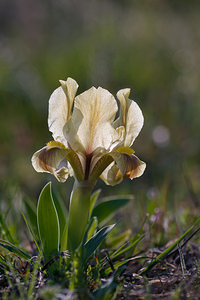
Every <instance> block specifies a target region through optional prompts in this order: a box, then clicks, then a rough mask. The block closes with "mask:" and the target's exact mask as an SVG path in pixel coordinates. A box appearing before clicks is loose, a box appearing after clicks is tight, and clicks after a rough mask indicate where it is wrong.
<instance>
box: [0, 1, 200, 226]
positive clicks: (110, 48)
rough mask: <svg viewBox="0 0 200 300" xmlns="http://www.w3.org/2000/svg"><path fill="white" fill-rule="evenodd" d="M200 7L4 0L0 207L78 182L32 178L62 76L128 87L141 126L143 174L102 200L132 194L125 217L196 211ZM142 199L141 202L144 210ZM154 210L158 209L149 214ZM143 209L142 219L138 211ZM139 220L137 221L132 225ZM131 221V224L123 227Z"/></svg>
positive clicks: (138, 146) (0, 19)
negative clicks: (52, 97)
mask: <svg viewBox="0 0 200 300" xmlns="http://www.w3.org/2000/svg"><path fill="white" fill-rule="evenodd" d="M199 12H200V2H199V1H192V2H190V1H187V0H183V1H181V2H180V1H178V0H177V1H175V0H174V1H172V0H171V1H164V0H163V1H160V0H159V1H158V0H148V1H134V0H123V1H122V0H101V1H100V0H99V1H98V0H84V1H82V0H76V1H72V0H43V1H39V0H35V1H31V0H18V1H14V0H13V1H12V0H10V1H6V0H1V2H0V104H1V106H0V145H1V146H0V198H1V199H0V201H1V203H0V207H1V209H2V210H4V208H5V207H7V206H6V205H7V204H6V203H11V206H12V207H14V206H17V207H18V203H19V201H20V199H22V198H23V197H28V198H29V199H31V200H32V201H33V202H34V201H35V203H36V199H37V197H38V195H39V192H40V190H41V188H42V187H43V185H44V184H45V183H46V182H47V181H49V180H51V181H52V182H53V185H54V187H55V189H59V190H60V193H61V194H62V195H63V197H64V198H66V194H67V195H68V194H69V192H70V189H71V185H72V184H73V181H72V180H69V182H68V183H67V184H58V183H57V182H56V181H55V180H54V178H53V177H52V176H50V175H47V174H39V173H36V172H35V171H34V170H33V168H32V165H31V161H30V160H31V156H32V154H33V153H34V152H35V151H36V150H38V149H40V148H41V147H43V146H44V144H45V143H46V142H48V141H49V140H51V139H52V137H51V134H50V132H49V131H48V126H47V115H48V100H49V97H50V95H51V93H52V92H53V90H54V89H56V88H57V87H58V86H59V82H58V80H59V79H63V80H66V78H67V77H69V76H70V77H72V78H74V79H75V80H76V81H77V82H78V84H79V90H78V93H81V92H82V91H84V90H86V89H88V88H90V87H91V86H92V85H94V86H96V87H97V86H102V87H104V88H106V89H108V90H109V91H110V92H111V93H113V94H114V95H115V94H116V93H117V91H118V90H119V89H121V88H126V87H130V88H131V98H132V99H134V100H135V101H136V102H137V103H138V104H139V106H140V107H141V109H142V111H143V114H144V118H145V123H144V127H143V129H142V132H141V133H140V135H139V136H138V138H137V140H136V142H135V144H134V150H135V151H136V155H138V157H139V158H140V159H142V160H143V161H145V162H146V163H147V169H146V171H145V174H144V175H143V176H142V177H141V178H139V179H136V180H134V181H130V180H124V181H123V183H122V184H120V185H119V186H116V187H114V188H110V187H107V186H106V185H105V184H104V183H101V182H99V183H98V187H100V188H102V195H109V194H124V193H126V194H133V195H134V196H135V201H133V203H132V204H131V210H130V207H129V209H128V210H127V214H129V219H127V220H132V222H137V220H138V219H137V218H138V216H141V217H144V214H145V213H146V212H147V211H150V210H151V209H156V208H158V209H159V211H162V207H163V206H164V207H165V209H166V207H168V206H169V209H171V211H173V214H174V215H175V217H176V213H178V212H179V211H180V210H182V209H186V208H188V209H194V210H196V208H198V207H199V197H198V195H199V192H200V187H199V179H200V167H199V163H200V155H199V154H200V138H199V132H200V118H199V112H200V67H199V66H200V30H199V28H200V17H199ZM141 203H142V206H141ZM151 206H152V208H151ZM138 212H139V213H138ZM135 216H137V218H136V219H135ZM127 222H129V221H127Z"/></svg>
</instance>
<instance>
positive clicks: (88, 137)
mask: <svg viewBox="0 0 200 300" xmlns="http://www.w3.org/2000/svg"><path fill="white" fill-rule="evenodd" d="M116 112H117V103H116V100H115V98H114V97H113V96H112V94H110V93H109V92H108V91H107V90H105V89H103V88H101V87H99V88H98V89H96V88H95V87H92V88H90V89H89V90H87V91H85V92H84V93H82V94H80V95H78V96H77V97H76V98H75V102H74V111H73V114H72V119H71V124H70V122H68V123H69V124H68V123H67V124H66V128H65V134H66V137H67V140H68V142H69V144H70V146H71V147H72V149H73V150H74V151H82V149H81V148H83V149H84V152H85V154H86V155H87V154H90V153H92V152H93V151H94V150H95V149H97V148H103V149H106V150H107V149H109V148H110V146H111V145H112V144H113V142H114V141H116V140H117V139H118V138H119V133H118V132H117V131H116V130H115V129H114V128H113V126H112V123H113V121H114V118H115V114H116ZM69 126H70V127H71V128H72V127H73V132H76V135H75V136H74V134H73V135H72V134H71V132H72V130H71V128H69Z"/></svg>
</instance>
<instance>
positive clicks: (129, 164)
mask: <svg viewBox="0 0 200 300" xmlns="http://www.w3.org/2000/svg"><path fill="white" fill-rule="evenodd" d="M133 153H134V150H133V149H131V148H128V147H120V148H119V149H117V150H115V151H113V152H111V153H109V155H110V156H111V157H112V158H113V160H114V163H112V164H110V165H109V166H108V167H107V169H105V170H104V172H103V173H102V174H101V179H102V180H103V181H104V182H105V183H106V184H109V185H116V184H119V183H120V182H121V181H122V179H123V178H130V179H133V178H136V177H139V176H141V175H142V174H143V173H144V170H145V168H146V164H145V163H144V162H142V161H141V160H140V159H139V158H138V157H137V156H136V155H134V154H133Z"/></svg>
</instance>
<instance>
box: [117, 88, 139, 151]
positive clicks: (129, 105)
mask: <svg viewBox="0 0 200 300" xmlns="http://www.w3.org/2000/svg"><path fill="white" fill-rule="evenodd" d="M129 94H130V89H122V90H119V91H118V93H117V98H118V99H119V101H120V116H119V118H118V119H117V120H116V121H115V122H114V126H115V127H118V126H124V127H125V138H124V146H127V147H129V146H131V145H132V144H133V142H134V140H135V138H136V137H137V136H138V134H139V132H140V130H141V128H142V126H143V123H144V118H143V114H142V111H141V109H140V108H139V106H138V105H137V103H136V102H135V101H133V100H131V99H129Z"/></svg>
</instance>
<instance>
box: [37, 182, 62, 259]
mask: <svg viewBox="0 0 200 300" xmlns="http://www.w3.org/2000/svg"><path fill="white" fill-rule="evenodd" d="M37 223H38V231H39V235H40V239H41V243H42V247H43V253H44V256H46V259H47V260H49V257H48V256H52V255H55V254H57V253H58V252H59V243H60V228H59V220H58V214H57V211H56V208H55V205H54V202H53V198H52V194H51V182H49V183H48V184H46V185H45V187H44V188H43V190H42V192H41V194H40V196H39V200H38V207H37Z"/></svg>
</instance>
